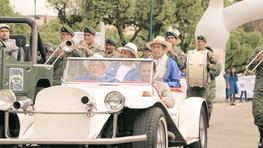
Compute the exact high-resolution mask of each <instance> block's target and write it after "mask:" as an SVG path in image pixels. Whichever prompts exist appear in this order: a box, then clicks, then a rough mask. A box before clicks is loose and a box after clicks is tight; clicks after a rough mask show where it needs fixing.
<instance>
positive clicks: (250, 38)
mask: <svg viewBox="0 0 263 148" xmlns="http://www.w3.org/2000/svg"><path fill="white" fill-rule="evenodd" d="M262 44H263V40H262V36H261V34H260V33H258V32H245V31H244V29H243V28H238V29H236V30H235V31H233V32H232V33H231V36H230V39H229V41H228V44H227V47H226V61H225V63H226V65H225V68H226V69H229V68H230V67H232V66H235V67H237V69H238V70H239V71H242V70H243V69H244V68H245V65H246V63H247V60H248V58H249V55H251V53H252V51H253V50H254V49H255V48H256V47H258V46H261V45H262Z"/></svg>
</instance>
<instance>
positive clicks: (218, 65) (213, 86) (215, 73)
mask: <svg viewBox="0 0 263 148" xmlns="http://www.w3.org/2000/svg"><path fill="white" fill-rule="evenodd" d="M205 48H206V49H208V50H209V51H211V52H212V53H214V51H213V49H212V48H211V47H208V46H207V47H205ZM213 64H215V68H216V69H210V71H209V74H210V78H211V85H210V94H209V96H208V98H207V100H209V101H208V102H211V103H210V104H209V105H210V106H209V107H208V109H209V119H210V117H211V114H212V110H213V102H214V99H215V97H216V77H217V76H219V74H220V72H221V69H222V65H221V63H220V62H219V61H218V60H217V59H216V62H215V63H213Z"/></svg>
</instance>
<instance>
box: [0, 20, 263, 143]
mask: <svg viewBox="0 0 263 148" xmlns="http://www.w3.org/2000/svg"><path fill="white" fill-rule="evenodd" d="M10 30H11V28H10V27H9V26H8V25H6V24H0V40H2V42H3V43H4V44H5V46H6V49H7V51H6V53H8V54H9V55H10V56H13V57H14V58H16V59H18V60H23V58H24V53H21V52H23V50H19V47H17V46H16V43H15V40H14V39H10ZM83 32H84V36H83V40H82V41H81V42H80V43H79V44H78V45H77V46H74V48H75V49H76V50H73V51H72V52H70V53H66V52H65V51H64V50H59V51H58V52H57V53H55V54H54V55H55V58H56V57H59V58H58V61H57V62H56V63H55V65H54V83H53V85H58V84H60V83H61V77H62V75H63V71H64V67H65V65H66V64H65V62H66V59H67V58H68V57H91V56H93V55H94V54H96V55H100V56H101V57H105V58H139V57H138V47H137V46H136V44H135V43H131V42H129V43H127V44H126V45H125V46H123V47H119V48H117V43H116V42H115V41H114V40H113V39H106V40H105V50H101V48H100V46H98V45H97V44H96V43H95V34H96V31H95V29H94V28H92V27H89V26H88V27H85V28H84V29H83ZM74 34H75V33H74V31H73V29H72V28H70V27H69V26H63V27H62V28H61V31H60V40H61V43H59V44H58V47H59V46H60V45H61V44H62V43H64V42H65V41H69V40H72V38H73V37H74ZM178 41H179V34H177V33H176V32H173V31H167V32H166V34H165V37H162V36H157V37H156V38H154V39H153V40H152V41H150V42H148V43H147V44H146V45H145V47H144V50H143V56H142V57H140V58H151V59H153V61H154V67H153V68H154V69H153V72H154V76H153V79H154V80H153V82H154V83H153V85H154V86H155V87H156V88H157V90H158V91H159V92H160V94H161V95H162V97H163V101H164V103H165V104H166V105H167V107H173V106H174V104H175V99H174V98H173V97H172V96H171V95H170V94H171V93H170V88H171V87H176V88H178V87H180V75H181V74H182V73H184V72H185V68H186V67H187V65H186V61H187V56H186V54H185V53H184V52H183V51H182V50H181V49H180V48H179V47H177V44H178ZM194 50H195V51H206V52H207V67H206V68H207V70H208V75H207V84H206V85H205V86H204V87H196V86H193V87H191V86H188V90H187V97H191V96H195V97H202V98H204V99H205V100H206V101H207V104H208V110H209V118H210V117H211V113H212V109H213V99H214V98H215V90H216V89H215V87H216V85H215V80H216V79H215V78H216V77H217V76H218V75H219V73H220V71H221V64H220V62H219V61H218V60H217V59H216V57H215V55H214V53H213V49H211V48H210V47H207V46H206V38H205V37H204V36H198V37H197V38H196V49H194ZM260 51H261V49H258V50H255V51H254V53H253V55H252V56H251V57H255V55H257V54H258V53H259V52H260ZM50 54H51V53H50ZM262 59H263V52H261V54H260V55H259V56H258V57H257V59H256V60H254V63H252V64H255V63H257V62H259V61H262ZM250 60H251V59H250ZM95 64H96V65H97V66H98V67H101V63H95ZM145 66H147V65H145ZM148 66H149V65H148ZM142 67H143V65H142V66H141V70H143V69H142ZM89 70H90V71H92V70H95V71H96V70H98V68H95V67H94V66H93V67H90V68H89ZM102 72H104V73H105V77H103V78H98V77H96V76H93V75H87V76H83V77H79V79H86V78H87V77H94V78H96V79H105V81H122V80H129V79H136V77H134V74H133V73H135V72H136V69H135V68H134V67H133V66H132V65H128V64H125V63H119V64H116V65H115V67H113V68H111V69H110V70H108V71H102ZM262 73H263V68H262V64H261V65H259V67H258V68H257V70H256V83H255V89H254V98H253V116H254V119H255V125H257V126H258V129H259V133H260V140H259V146H258V147H259V148H262V147H263V102H262V96H263V82H262V80H263V79H262V75H263V74H262ZM244 75H247V73H246V72H245V73H244ZM142 77H143V75H142ZM224 78H225V80H226V101H228V99H229V100H230V101H229V102H230V105H235V100H236V97H235V95H236V94H237V92H238V89H239V88H238V86H237V81H238V77H237V73H236V69H235V67H232V68H231V69H230V70H227V71H226V72H225V74H224ZM241 89H242V88H241ZM243 95H244V96H245V100H246V99H247V97H246V95H247V93H246V90H241V101H243V100H242V98H243V97H242V96H243Z"/></svg>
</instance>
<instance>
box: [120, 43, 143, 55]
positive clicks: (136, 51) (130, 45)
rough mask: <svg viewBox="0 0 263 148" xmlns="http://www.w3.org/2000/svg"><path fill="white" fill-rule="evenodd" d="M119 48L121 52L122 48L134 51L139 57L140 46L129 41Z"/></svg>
mask: <svg viewBox="0 0 263 148" xmlns="http://www.w3.org/2000/svg"><path fill="white" fill-rule="evenodd" d="M118 50H119V51H120V52H121V50H128V51H130V52H132V53H133V54H134V55H135V57H136V58H137V57H138V54H137V53H138V48H137V46H136V45H135V44H133V43H131V42H128V43H127V44H126V45H125V46H124V47H119V48H118Z"/></svg>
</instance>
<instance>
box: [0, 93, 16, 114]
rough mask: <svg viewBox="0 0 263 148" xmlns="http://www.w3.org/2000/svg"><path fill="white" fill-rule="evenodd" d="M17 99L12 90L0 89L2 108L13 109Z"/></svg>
mask: <svg viewBox="0 0 263 148" xmlns="http://www.w3.org/2000/svg"><path fill="white" fill-rule="evenodd" d="M15 101H16V96H15V94H14V93H13V92H12V91H11V90H8V89H3V90H0V110H3V111H6V110H9V109H11V108H12V106H13V103H14V102H15Z"/></svg>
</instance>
